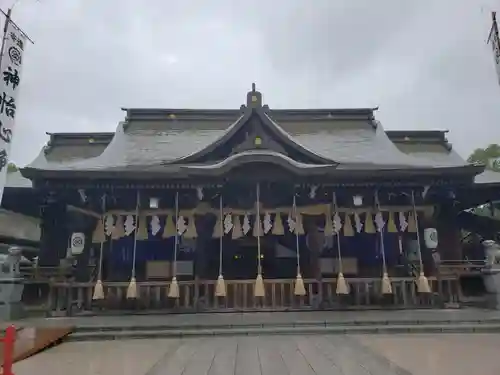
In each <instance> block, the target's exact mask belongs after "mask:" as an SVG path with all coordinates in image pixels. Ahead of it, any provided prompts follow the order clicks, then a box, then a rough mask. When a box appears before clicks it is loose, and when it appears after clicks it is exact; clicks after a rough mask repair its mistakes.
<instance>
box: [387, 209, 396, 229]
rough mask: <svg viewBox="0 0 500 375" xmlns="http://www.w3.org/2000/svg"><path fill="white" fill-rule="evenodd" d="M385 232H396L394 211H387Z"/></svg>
mask: <svg viewBox="0 0 500 375" xmlns="http://www.w3.org/2000/svg"><path fill="white" fill-rule="evenodd" d="M387 232H388V233H398V228H397V227H396V222H395V221H394V212H392V211H389V218H388V219H387Z"/></svg>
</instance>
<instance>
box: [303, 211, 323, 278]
mask: <svg viewBox="0 0 500 375" xmlns="http://www.w3.org/2000/svg"><path fill="white" fill-rule="evenodd" d="M315 219H316V218H315V217H312V216H311V217H307V218H306V219H305V220H304V221H305V223H304V224H305V227H306V233H307V236H308V239H307V243H308V247H309V251H310V258H309V259H310V261H309V274H310V275H311V277H313V278H314V279H316V280H321V265H320V256H321V249H322V248H323V242H324V235H323V233H321V232H320V231H319V229H318V225H317V224H316V220H315Z"/></svg>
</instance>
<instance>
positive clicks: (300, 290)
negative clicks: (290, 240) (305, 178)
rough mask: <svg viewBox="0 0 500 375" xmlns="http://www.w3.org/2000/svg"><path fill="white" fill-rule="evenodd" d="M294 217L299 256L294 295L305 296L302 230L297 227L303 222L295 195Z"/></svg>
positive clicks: (296, 245)
mask: <svg viewBox="0 0 500 375" xmlns="http://www.w3.org/2000/svg"><path fill="white" fill-rule="evenodd" d="M293 216H294V218H295V223H296V226H295V231H294V232H295V251H296V254H297V277H296V279H295V288H294V290H293V293H294V294H295V295H296V296H305V295H306V287H305V286H304V279H302V273H301V272H300V248H299V235H300V229H299V228H298V227H297V225H300V226H302V224H301V221H302V220H301V219H300V214H299V213H298V212H297V202H296V197H295V194H294V195H293ZM302 230H303V229H302Z"/></svg>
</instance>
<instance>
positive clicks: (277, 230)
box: [271, 212, 285, 236]
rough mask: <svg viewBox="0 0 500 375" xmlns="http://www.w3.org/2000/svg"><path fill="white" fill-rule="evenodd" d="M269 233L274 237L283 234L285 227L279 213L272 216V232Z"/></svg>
mask: <svg viewBox="0 0 500 375" xmlns="http://www.w3.org/2000/svg"><path fill="white" fill-rule="evenodd" d="M271 233H272V234H274V235H275V236H283V235H284V234H285V227H284V226H283V220H282V219H281V214H280V213H279V212H277V213H276V215H275V216H274V224H273V231H272V232H271Z"/></svg>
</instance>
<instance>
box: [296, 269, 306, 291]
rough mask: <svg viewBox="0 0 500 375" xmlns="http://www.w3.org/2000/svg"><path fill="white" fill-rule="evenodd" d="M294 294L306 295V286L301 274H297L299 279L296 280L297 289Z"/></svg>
mask: <svg viewBox="0 0 500 375" xmlns="http://www.w3.org/2000/svg"><path fill="white" fill-rule="evenodd" d="M293 294H295V295H296V296H305V295H306V287H305V285H304V279H302V275H301V274H300V273H298V274H297V278H296V279H295V288H294V290H293Z"/></svg>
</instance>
